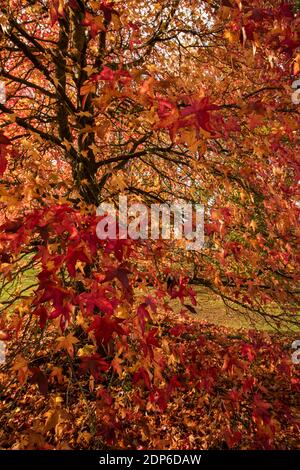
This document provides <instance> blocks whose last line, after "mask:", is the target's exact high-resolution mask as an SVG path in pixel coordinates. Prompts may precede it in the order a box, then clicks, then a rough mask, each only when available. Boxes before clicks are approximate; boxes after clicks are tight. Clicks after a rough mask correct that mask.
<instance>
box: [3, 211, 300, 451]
mask: <svg viewBox="0 0 300 470" xmlns="http://www.w3.org/2000/svg"><path fill="white" fill-rule="evenodd" d="M98 220H99V218H97V217H95V216H90V215H86V216H82V215H80V214H79V212H78V211H76V210H74V209H71V208H70V207H68V206H59V205H57V206H52V207H48V208H45V209H42V210H38V211H34V212H33V213H29V214H28V215H27V216H26V217H24V220H23V223H22V224H21V223H20V221H16V222H15V223H14V224H12V223H11V222H10V223H6V224H5V225H4V226H2V230H1V244H2V246H5V253H6V254H9V255H11V256H17V255H18V254H19V253H21V252H22V251H24V246H25V244H26V246H27V247H29V246H34V247H35V248H34V252H35V255H34V258H35V260H36V261H37V262H38V266H39V274H38V276H37V277H38V281H37V286H36V289H35V290H34V292H33V293H32V294H31V296H30V298H29V299H28V303H27V308H23V309H22V310H21V309H16V310H15V311H14V313H13V314H10V315H6V316H4V315H3V316H2V317H1V325H0V329H1V330H2V332H3V335H4V336H3V337H4V338H6V339H7V340H8V339H9V341H7V342H8V358H7V364H6V365H5V367H4V372H3V374H2V379H3V389H2V394H3V401H2V405H1V407H2V410H3V419H5V420H7V422H8V424H7V425H6V426H5V427H4V431H3V432H2V446H3V447H12V446H15V447H17V448H53V447H55V448H60V446H61V445H62V434H61V433H62V431H61V429H62V428H63V430H64V432H66V433H67V434H70V433H71V434H72V437H70V442H71V447H74V448H77V447H84V444H83V443H82V442H81V441H80V438H78V439H79V441H78V440H77V441H74V439H75V437H74V436H75V435H76V433H78V432H79V434H80V432H82V431H79V429H81V425H82V422H81V421H80V420H79V422H80V424H79V426H78V429H77V428H76V431H74V429H72V426H71V416H72V406H71V404H72V405H73V404H74V402H75V403H76V400H77V405H76V406H78V407H79V408H80V410H81V412H82V403H81V402H82V399H83V397H84V399H85V400H86V401H87V403H88V406H91V410H93V413H94V415H95V416H94V418H93V419H94V421H93V426H92V425H91V422H90V421H89V424H87V423H86V421H85V422H84V426H85V427H86V426H88V431H85V432H88V434H89V439H88V440H89V446H93V445H95V446H99V442H101V445H102V446H103V447H104V448H138V449H142V448H161V447H169V448H186V449H189V448H195V447H199V448H200V447H201V448H208V447H210V448H211V447H216V448H222V447H224V446H225V447H229V448H235V447H241V448H263V449H272V448H293V447H295V446H296V444H295V440H294V437H293V436H294V435H295V433H296V432H297V430H299V416H298V415H297V406H299V392H300V377H299V369H297V368H296V366H293V365H292V364H291V357H290V351H288V350H286V347H290V344H291V342H292V340H291V339H290V338H288V339H287V338H282V339H278V338H277V337H275V336H268V335H264V334H262V333H258V332H255V331H249V332H248V338H247V337H245V334H243V335H242V336H240V337H232V336H230V334H229V332H228V331H227V330H225V329H223V330H222V329H220V328H217V327H212V326H211V325H207V324H205V323H199V322H197V321H191V320H190V319H188V320H184V319H183V318H182V317H179V316H174V314H172V313H170V309H169V308H168V305H167V304H166V301H165V292H163V290H162V288H160V287H159V286H157V288H156V290H155V295H153V296H152V295H149V294H148V295H147V296H145V295H143V296H142V298H141V297H139V298H137V297H136V296H135V292H134V287H135V286H134V280H135V279H136V275H137V274H139V275H142V273H139V272H138V271H136V269H137V268H136V267H134V266H132V265H131V264H130V262H129V258H130V256H132V254H133V252H134V250H136V249H137V247H136V246H135V245H134V244H133V242H132V241H122V243H123V244H122V249H120V246H119V245H120V243H121V241H116V242H113V241H110V242H109V243H108V242H107V241H103V240H99V239H98V238H97V236H96V223H97V221H98ZM133 259H134V256H133ZM6 269H7V273H6V274H7V275H8V274H9V270H10V269H11V268H10V263H7V268H6ZM187 296H191V297H192V298H193V291H191V290H190V289H189V288H188V287H187V285H186V283H185V281H184V280H181V282H180V284H179V287H178V289H173V290H172V292H171V297H173V298H174V297H177V298H179V299H180V301H181V302H182V303H183V302H184V299H185V298H186V297H187ZM172 315H173V318H172ZM171 318H172V319H171ZM30 324H31V326H30V328H29V325H30ZM23 350H24V352H23V353H22V351H23ZM11 371H13V372H14V374H15V375H16V378H17V382H14V381H13V382H9V381H8V374H11ZM18 384H19V385H18ZM78 385H80V391H81V394H80V393H79V392H78ZM20 386H23V392H22V393H28V394H32V393H37V394H39V393H41V394H42V395H44V396H45V397H46V398H45V400H46V401H44V402H43V403H44V404H43V407H42V408H41V409H39V411H37V415H36V416H34V418H33V419H31V420H30V421H29V422H28V423H27V424H26V425H25V422H24V418H25V416H27V414H28V411H29V410H28V408H26V406H25V405H24V401H22V399H21V398H20V397H21V396H22V393H21V392H20ZM70 387H71V388H72V394H71V398H70ZM75 387H77V391H75ZM34 388H35V390H34ZM20 393H21V395H19V394H20ZM58 395H59V399H58V403H57V396H58ZM62 397H64V398H62ZM55 400H56V401H55ZM70 400H71V402H72V403H70ZM62 402H65V407H64V406H63V405H62ZM18 403H19V406H18V410H19V411H18V413H19V412H21V415H22V418H21V419H20V420H19V421H18V422H16V420H15V419H12V417H13V416H14V413H13V412H12V408H11V407H14V406H17V404H18ZM46 404H47V405H46ZM79 404H80V406H79ZM24 406H25V408H26V410H25V408H24ZM45 407H46V408H45ZM20 410H22V411H20ZM23 412H24V414H23ZM11 413H12V414H11ZM30 413H32V409H30ZM74 413H75V416H76V413H77V411H76V407H75V411H74ZM45 416H46V417H47V419H46V421H45V419H44V422H43V417H45ZM22 419H23V424H22ZM76 419H77V420H78V419H79V418H78V416H76ZM89 419H91V417H90V418H89ZM26 421H27V419H26ZM12 426H15V431H14V432H13V435H12V436H13V437H11V439H8V437H7V431H9V432H11V427H12ZM85 429H86V428H85ZM170 429H171V431H170ZM203 429H205V431H203ZM207 429H209V431H207ZM93 442H94V444H93Z"/></svg>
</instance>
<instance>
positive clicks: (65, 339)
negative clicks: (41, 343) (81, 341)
mask: <svg viewBox="0 0 300 470" xmlns="http://www.w3.org/2000/svg"><path fill="white" fill-rule="evenodd" d="M76 343H78V339H77V338H75V336H74V335H73V334H72V333H69V334H68V335H67V336H61V337H60V338H57V345H56V350H57V351H58V350H60V349H65V350H66V351H67V352H68V354H69V355H70V356H71V357H73V356H74V348H73V345H74V344H76Z"/></svg>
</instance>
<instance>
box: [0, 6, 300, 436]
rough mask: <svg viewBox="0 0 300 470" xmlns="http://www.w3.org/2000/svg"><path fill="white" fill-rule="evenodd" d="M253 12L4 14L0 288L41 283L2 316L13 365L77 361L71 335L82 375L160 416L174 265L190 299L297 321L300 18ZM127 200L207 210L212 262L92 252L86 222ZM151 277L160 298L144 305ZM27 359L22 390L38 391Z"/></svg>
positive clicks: (115, 9)
mask: <svg viewBox="0 0 300 470" xmlns="http://www.w3.org/2000/svg"><path fill="white" fill-rule="evenodd" d="M261 3H262V2H259V1H258V0H256V1H254V2H253V1H252V2H247V1H245V2H243V3H239V2H235V1H233V0H231V1H229V0H224V1H221V2H216V1H204V0H194V1H190V0H160V1H157V2H144V1H139V2H137V1H135V0H129V1H126V2H122V1H113V2H109V1H102V2H101V1H97V0H96V1H91V0H90V1H82V0H69V1H64V0H53V1H50V0H48V1H47V0H39V1H36V2H32V1H24V0H23V1H19V0H12V1H8V0H7V1H6V0H2V1H1V7H0V15H1V16H0V31H1V36H0V61H1V62H0V66H1V79H2V80H4V82H5V86H6V95H7V101H6V103H0V111H1V115H0V125H1V134H0V172H1V174H2V179H1V196H2V202H1V204H2V206H1V218H2V223H3V224H2V231H1V239H0V241H1V246H2V248H1V250H2V251H1V262H2V272H3V274H4V281H3V289H4V290H5V289H6V288H7V286H11V284H12V283H13V282H14V281H17V280H18V279H19V278H20V276H22V275H23V277H24V273H25V274H26V273H28V272H29V271H30V270H31V271H33V272H34V273H36V274H35V275H34V279H33V281H32V283H31V282H30V283H26V284H25V286H24V285H23V286H22V288H21V290H18V289H15V290H14V288H13V289H12V290H11V287H10V288H9V289H10V291H9V295H8V297H7V298H6V299H5V300H4V301H3V302H2V304H3V308H2V310H1V317H0V318H1V319H0V321H1V324H0V327H1V329H2V331H3V332H4V334H5V335H7V337H8V338H12V335H13V333H12V325H14V329H15V330H16V332H17V334H18V331H22V332H23V333H22V334H23V336H22V338H19V339H18V341H16V342H15V348H14V350H13V352H12V354H11V361H13V360H14V358H15V357H16V355H17V354H18V353H20V351H21V350H22V349H23V348H25V350H26V348H28V351H27V359H28V358H30V361H34V360H35V358H36V357H38V351H40V350H41V349H43V350H45V349H47V348H51V347H52V346H51V344H53V340H54V341H56V342H57V348H56V349H57V352H56V354H60V353H59V351H62V350H63V351H66V354H67V355H68V358H69V360H70V362H71V363H72V361H73V352H74V347H75V348H76V347H77V346H75V345H76V341H77V340H78V338H79V337H80V338H81V340H83V342H85V343H86V344H85V345H84V346H83V347H82V348H81V350H80V351H81V353H80V354H81V365H80V366H78V367H79V369H80V370H81V372H83V373H86V374H87V375H90V376H91V377H93V380H96V381H98V380H100V381H102V382H103V383H104V385H107V383H108V382H109V380H112V379H109V377H110V374H111V373H112V377H114V376H115V375H117V376H119V378H122V377H123V378H124V377H125V376H126V377H127V375H128V374H129V375H130V373H131V372H133V378H132V383H133V384H138V385H139V384H140V383H143V384H144V385H143V386H144V388H145V389H149V390H150V391H151V393H153V394H155V393H158V394H161V395H160V396H159V403H160V406H161V407H162V408H164V406H165V405H164V403H165V402H166V403H167V395H168V396H169V395H171V391H172V390H173V388H174V389H175V388H176V387H177V385H176V384H175V383H176V381H175V379H174V378H173V379H172V378H170V381H169V384H170V383H171V384H172V383H173V385H172V386H170V385H169V388H168V392H166V390H164V392H161V391H160V392H158V391H156V392H155V390H156V389H155V387H158V385H157V383H158V382H157V381H159V377H161V375H160V374H161V371H160V369H162V370H164V368H165V365H163V362H164V361H163V354H162V351H161V350H160V345H161V343H160V341H161V338H162V330H161V328H163V325H164V322H166V321H167V322H168V321H169V320H166V318H168V308H167V307H166V304H165V292H164V286H163V285H162V282H161V281H162V278H163V274H164V273H166V272H169V270H170V267H171V266H173V267H174V266H175V271H178V272H176V273H175V274H176V275H178V274H180V275H181V277H180V279H181V280H180V283H179V286H178V288H174V289H172V292H171V297H178V298H179V299H180V300H181V301H182V302H184V301H185V300H184V299H185V298H186V297H190V298H191V299H192V301H193V302H194V300H193V299H194V293H193V290H192V289H191V288H190V285H189V283H191V282H192V283H194V284H201V285H204V286H206V287H208V288H209V289H211V290H212V291H213V292H216V293H218V294H220V295H221V296H222V298H223V300H224V302H225V303H226V304H228V305H229V306H230V307H231V308H234V309H238V310H240V311H241V312H245V311H249V310H250V311H252V312H254V313H256V314H257V315H260V316H262V317H263V318H264V319H265V321H267V322H269V323H271V324H272V325H275V326H279V325H282V324H283V323H285V324H287V325H290V326H291V325H298V324H299V271H298V264H299V254H298V250H297V246H298V242H299V228H298V220H299V206H298V205H297V203H298V198H299V185H298V177H299V158H298V149H299V138H298V135H297V130H298V128H299V109H298V108H297V105H295V104H293V102H292V100H291V95H292V92H293V89H292V88H291V85H292V82H293V80H294V79H295V77H297V75H298V73H299V70H300V52H299V47H300V37H299V32H298V29H299V13H298V11H297V8H294V7H293V5H290V4H288V3H282V2H281V1H272V2H268V1H267V2H264V4H263V6H262V5H261ZM119 194H126V195H127V196H128V198H129V201H131V202H134V201H143V202H144V203H145V204H147V205H148V206H150V205H151V204H152V203H170V202H174V201H175V202H176V201H178V199H182V200H184V201H186V202H190V203H193V204H204V205H205V206H206V208H207V213H206V224H205V234H206V245H205V248H204V249H202V250H201V251H199V252H188V253H187V252H186V251H185V250H183V249H182V247H181V245H180V243H179V244H178V243H177V242H176V240H171V241H165V240H163V241H162V240H160V241H154V242H150V241H149V242H148V241H144V240H138V241H134V240H110V241H103V240H102V241H101V240H99V239H98V238H97V236H96V224H97V221H98V220H99V219H98V218H97V216H96V208H97V206H98V205H99V204H100V203H101V202H116V201H117V199H118V196H119ZM145 276H147V279H148V280H149V279H151V283H152V284H153V286H154V289H155V292H156V294H153V292H152V291H151V290H149V288H147V286H142V289H141V290H140V291H139V293H138V294H137V293H136V289H135V284H136V279H137V278H139V277H141V278H144V277H145ZM169 290H170V289H169ZM169 293H170V292H169ZM28 294H29V295H28ZM156 296H157V298H155V297H156ZM161 309H162V311H163V312H164V313H163V314H162V313H159V312H161ZM56 319H58V320H56ZM37 324H38V326H37ZM45 332H47V334H46V333H45ZM32 335H33V336H34V338H35V343H32V342H31V339H32ZM55 336H56V339H54V338H55ZM62 337H63V339H62ZM91 337H92V340H93V344H91V343H90V339H91ZM30 338H31V339H30ZM41 338H44V339H43V341H42V342H40V340H41ZM137 345H139V346H140V348H137ZM55 360H56V359H55V358H54V359H53V363H55ZM153 360H154V363H155V364H156V366H155V368H154V370H153V369H152V366H153V364H152V363H153ZM30 361H29V362H26V363H23V362H22V361H21V366H20V364H19V366H20V367H19V366H17V367H16V370H19V371H20V370H21V371H22V374H21V382H23V381H25V380H26V378H27V376H29V377H31V380H32V381H33V382H36V383H38V385H39V388H40V390H41V391H45V380H46V379H45V376H46V374H45V373H44V372H42V371H41V370H40V369H38V370H35V369H34V368H33V366H32V364H31V365H29V364H30ZM142 362H144V366H143V367H142V366H141V363H142ZM17 364H18V363H17ZM26 364H27V365H26ZM27 366H28V367H27ZM70 367H71V366H70ZM74 367H75V366H74V365H73V366H72V368H73V369H72V370H73V372H72V373H74V374H75V373H76V374H77V373H78V371H77V369H76V371H75V369H74ZM76 367H77V365H76ZM168 367H169V366H168ZM226 367H227V365H226ZM130 371H131V372H130ZM214 373H215V372H214ZM122 374H123V375H122ZM171 376H172V374H171ZM174 377H175V376H174ZM152 380H153V381H154V385H153V383H152ZM172 380H173V382H172ZM203 380H204V379H203ZM155 384H156V385H155ZM152 387H154V388H152ZM158 388H159V387H158ZM102 391H103V390H102ZM98 392H99V391H98ZM99 393H100V392H99ZM101 393H102V392H101ZM149 393H150V392H149ZM163 393H164V396H163ZM103 394H104V391H103ZM103 396H104V395H103ZM101 400H104V401H105V398H103V397H102V398H101ZM153 400H154V399H153ZM108 403H109V401H108V402H107V404H108ZM55 416H56V417H57V419H58V414H56V415H55ZM111 419H112V420H113V419H115V418H114V417H111ZM108 426H109V424H108ZM114 428H117V424H116V422H115V423H114ZM106 437H107V436H106ZM107 439H108V438H107ZM108 440H109V439H108Z"/></svg>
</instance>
